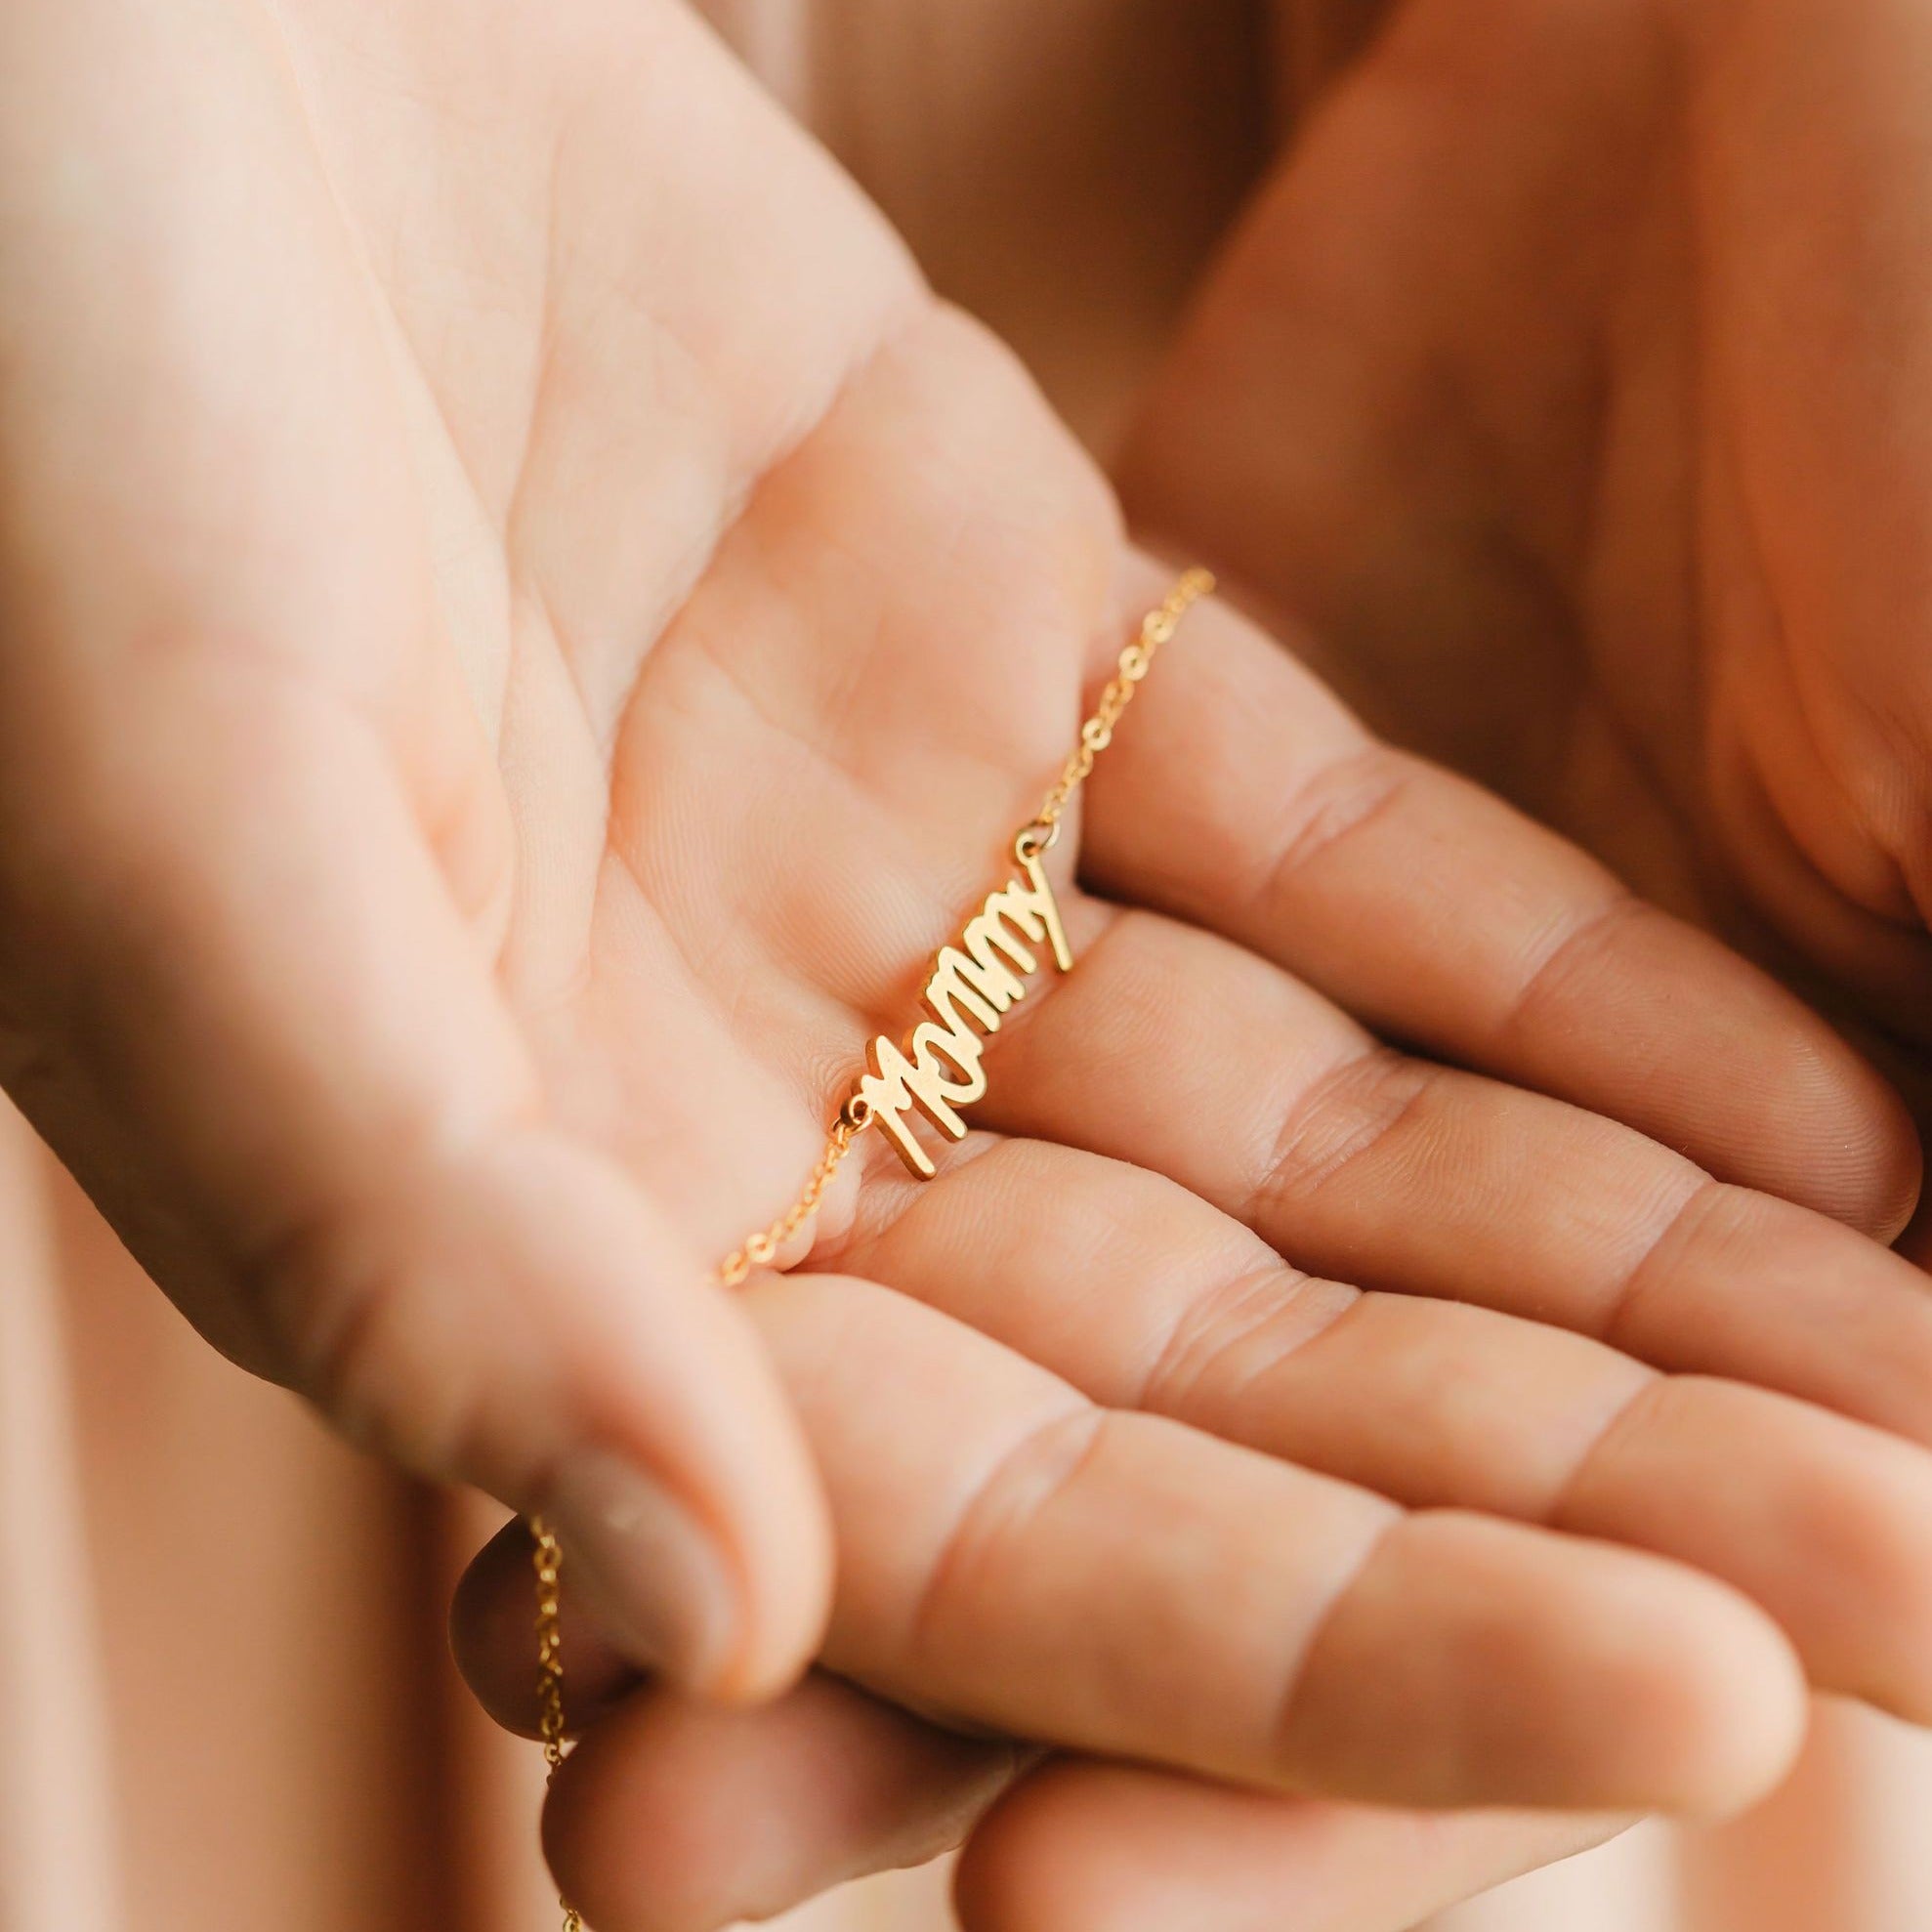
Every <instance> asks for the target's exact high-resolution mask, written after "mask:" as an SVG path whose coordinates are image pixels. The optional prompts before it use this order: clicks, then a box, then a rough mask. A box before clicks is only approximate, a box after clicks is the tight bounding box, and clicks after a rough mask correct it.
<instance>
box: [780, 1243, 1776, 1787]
mask: <svg viewBox="0 0 1932 1932" xmlns="http://www.w3.org/2000/svg"><path fill="white" fill-rule="evenodd" d="M750 1302H751V1305H752V1307H753V1308H754V1310H755V1312H756V1314H757V1317H758V1320H759V1323H760V1326H761V1328H762V1330H763V1332H764V1333H765V1334H766V1336H767V1338H768V1340H769V1342H770V1344H771V1346H772V1347H773V1349H774V1351H775V1353H776V1355H777V1359H778V1361H779V1363H780V1365H781V1366H782V1368H783V1371H784V1373H785V1376H786V1380H787V1383H788V1385H789V1386H790V1387H791V1389H792V1391H793V1394H794V1399H795V1400H796V1401H797V1403H798V1404H799V1406H800V1410H801V1413H802V1414H803V1416H804V1418H805V1421H806V1426H807V1428H808V1431H809V1432H810V1435H811V1437H812V1441H813V1445H814V1448H815V1449H816V1450H817V1452H818V1455H819V1463H820V1467H821V1469H822V1470H823V1472H824V1475H825V1479H826V1482H827V1486H828V1489H829V1491H830V1493H831V1496H832V1499H833V1505H834V1520H835V1521H836V1522H837V1524H838V1525H839V1538H840V1541H839V1555H840V1566H841V1568H840V1575H841V1587H840V1594H839V1601H838V1604H837V1607H836V1609H835V1612H834V1617H833V1621H832V1627H831V1632H830V1636H829V1639H828V1646H827V1650H826V1652H825V1659H824V1660H825V1662H826V1663H827V1664H828V1666H829V1667H830V1668H832V1669H834V1670H837V1671H839V1672H841V1673H842V1674H845V1675H848V1676H852V1677H854V1678H856V1679H858V1680H860V1681H862V1682H864V1683H865V1684H866V1685H867V1686H868V1687H870V1688H872V1689H874V1690H876V1691H878V1692H879V1693H880V1694H882V1695H885V1696H888V1697H891V1698H893V1699H895V1700H897V1701H918V1702H920V1703H921V1704H922V1705H925V1706H926V1707H930V1708H939V1709H944V1710H947V1711H951V1712H955V1713H957V1714H959V1715H960V1716H962V1717H964V1718H966V1719H968V1720H970V1721H972V1722H975V1723H978V1724H982V1725H986V1726H989V1727H991V1728H993V1729H995V1730H999V1731H1002V1732H1007V1733H1011V1734H1013V1735H1018V1736H1027V1737H1036V1738H1040V1739H1042V1740H1045V1741H1047V1742H1052V1743H1063V1744H1066V1745H1070V1746H1073V1747H1076V1748H1082V1749H1088V1750H1096V1751H1101V1752H1105V1753H1108V1754H1112V1755H1122V1756H1139V1757H1148V1758H1154V1759H1157V1760H1159V1761H1162V1762H1166V1763H1169V1764H1173V1765H1177V1766H1181V1767H1184V1768H1188V1769H1194V1770H1199V1771H1204V1772H1207V1773H1209V1774H1210V1775H1217V1776H1226V1777H1229V1778H1233V1779H1236V1780H1239V1781H1242V1782H1249V1783H1256V1784H1263V1785H1288V1786H1293V1787H1296V1788H1309V1789H1319V1790H1322V1791H1324V1792H1327V1793H1329V1794H1335V1795H1346V1796H1351V1797H1361V1798H1368V1799H1373V1800H1376V1801H1381V1802H1392V1803H1424V1804H1466V1803H1498V1804H1506V1803H1535V1804H1546V1805H1554V1806H1564V1807H1577V1806H1580V1807H1585V1808H1596V1807H1599V1806H1605V1807H1611V1808H1620V1807H1623V1806H1650V1805H1658V1806H1661V1807H1666V1808H1670V1807H1677V1808H1686V1807H1687V1808H1700V1807H1708V1806H1722V1805H1726V1804H1730V1803H1734V1802H1738V1801H1741V1800H1742V1799H1743V1798H1744V1797H1746V1796H1748V1795H1750V1794H1751V1793H1752V1792H1754V1791H1755V1790H1757V1789H1758V1788H1760V1787H1761V1786H1762V1785H1764V1784H1765V1783H1767V1782H1768V1781H1769V1780H1770V1779H1772V1778H1774V1777H1776V1776H1777V1775H1778V1774H1779V1772H1780V1771H1781V1770H1782V1768H1783V1766H1784V1764H1785V1761H1786V1759H1787V1757H1788V1754H1789V1752H1790V1750H1791V1749H1792V1748H1793V1746H1794V1743H1795V1739H1796V1735H1797V1731H1798V1728H1799V1725H1800V1723H1801V1718H1802V1697H1801V1686H1800V1681H1799V1678H1798V1676H1797V1673H1796V1671H1795V1668H1794V1664H1793V1660H1792V1659H1791V1658H1790V1656H1789V1654H1788V1651H1787V1650H1786V1649H1785V1643H1784V1640H1783V1639H1782V1637H1780V1636H1779V1635H1778V1634H1777V1632H1776V1631H1775V1629H1774V1627H1773V1626H1772V1625H1771V1624H1770V1623H1768V1622H1767V1621H1765V1620H1764V1619H1763V1617H1761V1615H1760V1614H1759V1613H1758V1612H1756V1611H1755V1610H1754V1609H1752V1608H1751V1607H1750V1606H1749V1605H1747V1604H1746V1603H1745V1602H1744V1600H1743V1598H1742V1597H1739V1596H1737V1595H1736V1594H1735V1593H1733V1592H1731V1591H1729V1590H1728V1589H1726V1588H1724V1587H1722V1586H1720V1585H1718V1584H1715V1583H1713V1582H1711V1581H1709V1580H1708V1579H1706V1578H1703V1577H1701V1576H1698V1575H1695V1574H1694V1573H1692V1572H1690V1571H1687V1570H1683V1569H1681V1568H1679V1567H1677V1566H1675V1565H1671V1564H1666V1563H1662V1562H1660V1561H1659V1560H1658V1559H1656V1558H1652V1557H1648V1556H1640V1555H1638V1554H1635V1553H1633V1552H1629V1551H1623V1550H1617V1549H1613V1548H1610V1547H1608V1546H1605V1545H1601V1544H1595V1543H1588V1542H1582V1541H1578V1540H1575V1539H1573V1538H1568V1537H1562V1536H1555V1535H1552V1534H1550V1533H1546V1532H1543V1531H1540V1530H1533V1529H1527V1528H1523V1527H1519V1526H1517V1525H1512V1524H1501V1523H1495V1522H1491V1521H1489V1520H1486V1519H1481V1518H1476V1517H1471V1516H1464V1515H1456V1514H1449V1513H1444V1514H1436V1515H1417V1516H1406V1515H1405V1514H1404V1513H1403V1512H1401V1511H1400V1510H1398V1509H1396V1508H1395V1507H1394V1506H1393V1505H1391V1504H1389V1503H1388V1502H1386V1501H1384V1500H1383V1499H1381V1498H1379V1497H1375V1496H1373V1495H1370V1494H1368V1493H1367V1492H1365V1491H1361V1490H1358V1489H1353V1488H1351V1487H1349V1486H1347V1485H1344V1484H1340V1483H1337V1482H1334V1481H1332V1480H1330V1479H1328V1478H1324V1477H1321V1476H1317V1475H1311V1474H1309V1473H1307V1472H1305V1471H1302V1470H1298V1469H1294V1468H1291V1467H1288V1466H1287V1465H1285V1464H1282V1463H1280V1462H1277V1461H1275V1460H1273V1459H1272V1458H1269V1457H1267V1456H1263V1455H1258V1454H1255V1453H1254V1452H1252V1451H1250V1450H1246V1449H1238V1448H1234V1447H1231V1446H1230V1445H1228V1444H1225V1443H1221V1442H1216V1441H1214V1440H1212V1439H1211V1438H1208V1437H1206V1436H1202V1435H1199V1434H1197V1433H1196V1432H1194V1431H1192V1430H1189V1429H1186V1428H1184V1427H1182V1426H1180V1425H1178V1424H1176V1423H1173V1422H1171V1421H1168V1420H1165V1419H1163V1418H1158V1417H1154V1416H1147V1415H1134V1414H1121V1413H1118V1412H1111V1411H1104V1410H1099V1409H1096V1408H1094V1407H1092V1406H1091V1405H1089V1404H1087V1403H1085V1402H1083V1401H1082V1400H1081V1399H1080V1398H1079V1397H1078V1396H1077V1395H1076V1394H1075V1393H1074V1392H1073V1391H1072V1390H1071V1388H1069V1387H1068V1385H1067V1384H1065V1383H1064V1382H1061V1381H1059V1380H1057V1379H1056V1378H1054V1377H1053V1376H1051V1375H1049V1374H1047V1373H1046V1372H1045V1371H1044V1370H1041V1369H1039V1368H1036V1367H1034V1366H1033V1365H1030V1364H1028V1363H1026V1362H1024V1361H1022V1360H1021V1359H1020V1358H1018V1357H1016V1356H1014V1355H1012V1354H1010V1353H1008V1352H1007V1351H1005V1350H1003V1349H1000V1348H998V1347H997V1346H996V1345H994V1344H993V1343H991V1342H990V1341H987V1340H986V1339H985V1338H984V1337H981V1336H979V1335H977V1334H975V1333H973V1332H972V1331H970V1330H967V1329H965V1328H962V1327H961V1326H959V1324H957V1323H952V1322H950V1321H948V1320H946V1319H945V1318H944V1317H942V1316H939V1315H937V1314H935V1313H934V1312H932V1311H931V1310H928V1309H925V1308H922V1307H919V1306H918V1305H917V1304H915V1303H912V1302H910V1301H908V1300H906V1299H905V1298H904V1297H903V1296H900V1295H897V1294H894V1293H892V1292H891V1291H889V1290H886V1289H882V1288H877V1287H873V1286H869V1285H867V1284H865V1283H861V1282H858V1281H849V1280H841V1279H836V1278H831V1277H797V1276H794V1277H791V1278H787V1279H785V1280H782V1281H771V1282H769V1283H767V1284H765V1285H763V1286H761V1287H759V1288H758V1289H757V1290H756V1291H754V1293H753V1294H752V1296H751V1297H750Z"/></svg>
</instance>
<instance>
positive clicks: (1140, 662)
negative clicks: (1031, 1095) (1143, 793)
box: [530, 569, 1214, 1932]
mask: <svg viewBox="0 0 1932 1932" xmlns="http://www.w3.org/2000/svg"><path fill="white" fill-rule="evenodd" d="M1213 588H1214V578H1213V575H1212V574H1211V573H1210V572H1209V571H1207V570H1202V569H1193V570H1189V571H1187V572H1186V573H1185V574H1184V575H1183V576H1182V577H1181V578H1180V579H1179V580H1178V581H1177V582H1176V583H1175V585H1174V587H1173V589H1172V590H1170V591H1169V592H1168V593H1167V595H1166V596H1165V597H1164V598H1162V599H1161V601H1160V602H1159V603H1158V604H1157V605H1155V608H1154V609H1152V610H1150V611H1149V612H1148V613H1147V615H1146V616H1145V617H1143V618H1142V619H1141V627H1140V631H1139V633H1138V635H1137V636H1136V637H1135V638H1134V640H1133V642H1132V643H1131V644H1129V645H1128V646H1127V647H1126V648H1125V649H1124V650H1123V651H1121V652H1120V657H1119V661H1118V663H1117V664H1116V665H1115V666H1114V672H1113V678H1112V679H1110V680H1109V682H1108V685H1107V689H1106V690H1105V691H1103V692H1102V693H1101V694H1100V701H1099V703H1097V704H1096V705H1095V706H1094V710H1093V715H1092V717H1090V718H1089V719H1087V721H1086V722H1085V724H1083V725H1082V726H1081V727H1080V736H1079V742H1078V743H1077V744H1075V746H1074V747H1073V749H1072V751H1071V753H1070V754H1069V756H1068V759H1067V763H1066V764H1065V765H1064V766H1062V768H1061V771H1060V776H1059V777H1057V778H1055V779H1054V781H1053V783H1052V784H1051V785H1050V786H1049V787H1048V788H1047V793H1046V796H1045V797H1044V798H1042V799H1041V800H1040V809H1039V810H1038V811H1037V812H1035V813H1034V814H1033V816H1032V818H1031V819H1029V820H1028V821H1027V823H1026V824H1025V825H1023V826H1022V827H1021V828H1020V831H1019V833H1018V835H1017V836H1016V837H1015V839H1014V841H1013V849H1014V851H1015V853H1016V854H1017V855H1018V856H1019V857H1020V858H1021V859H1022V860H1027V859H1037V858H1039V856H1040V855H1041V854H1042V853H1044V852H1045V851H1046V850H1047V849H1048V847H1050V846H1051V845H1052V844H1053V842H1054V841H1055V840H1056V839H1057V838H1058V837H1059V836H1060V821H1061V819H1063V818H1064V817H1065V816H1066V813H1067V808H1068V807H1069V806H1070V805H1071V804H1072V802H1073V795H1074V794H1075V793H1076V792H1077V791H1078V790H1079V789H1080V787H1081V786H1082V785H1083V784H1085V783H1086V781H1087V780H1088V778H1090V777H1092V776H1093V768H1094V762H1095V760H1096V759H1098V758H1099V756H1100V754H1101V753H1102V752H1103V751H1105V750H1106V749H1107V747H1108V746H1109V745H1110V744H1112V743H1113V731H1114V727H1115V726H1116V725H1118V724H1119V722H1120V718H1121V714H1122V713H1123V712H1124V711H1125V710H1126V708H1127V707H1128V705H1130V704H1131V703H1132V702H1133V701H1134V693H1136V692H1137V691H1139V689H1140V687H1141V683H1142V681H1143V680H1144V679H1145V678H1146V676H1147V674H1148V672H1149V670H1150V669H1151V668H1152V667H1153V664H1154V659H1155V653H1156V652H1157V651H1159V649H1160V647H1161V646H1162V645H1163V644H1165V643H1166V642H1167V640H1168V639H1169V638H1171V637H1172V636H1173V635H1174V632H1175V630H1176V629H1177V628H1178V626H1179V624H1180V621H1181V619H1182V618H1183V617H1184V616H1185V615H1186V614H1187V611H1188V608H1189V607H1190V606H1191V605H1193V604H1196V603H1197V602H1198V601H1199V600H1200V599H1201V598H1203V597H1205V596H1207V595H1208V593H1209V592H1211V591H1212V590H1213ZM871 1124H872V1107H871V1104H870V1103H869V1102H868V1101H867V1100H866V1099H865V1097H864V1096H863V1095H862V1094H861V1093H859V1092H857V1091H855V1092H853V1093H851V1094H848V1095H847V1096H846V1099H845V1101H844V1102H843V1104H842V1105H841V1106H840V1108H839V1111H838V1115H837V1117H836V1118H835V1119H834V1120H833V1122H832V1126H831V1131H830V1132H829V1133H828V1134H827V1135H826V1138H825V1146H824V1151H823V1152H822V1153H821V1154H820V1155H819V1164H818V1165H817V1166H816V1167H814V1168H813V1170H812V1174H811V1178H810V1179H809V1180H807V1182H806V1183H805V1186H804V1188H803V1189H802V1190H801V1191H800V1193H799V1196H798V1198H797V1199H796V1200H794V1201H793V1202H792V1204H791V1205H790V1206H789V1207H788V1208H786V1209H785V1211H784V1212H783V1213H782V1214H781V1215H779V1216H778V1218H777V1220H776V1221H774V1222H772V1223H770V1224H769V1225H768V1226H766V1227H764V1228H761V1229H760V1230H759V1231H758V1232H757V1233H756V1234H754V1235H748V1236H747V1237H746V1238H745V1239H744V1241H743V1243H742V1245H740V1246H738V1247H735V1248H734V1249H733V1250H732V1251H731V1253H730V1254H728V1255H727V1256H726V1257H725V1258H724V1260H723V1261H722V1262H720V1263H719V1264H718V1280H719V1281H720V1282H721V1283H722V1284H723V1285H724V1286H725V1287H728V1288H735V1287H741V1286H742V1285H743V1284H744V1282H745V1281H748V1280H749V1279H750V1277H751V1273H752V1271H753V1270H754V1269H757V1268H769V1267H770V1266H771V1265H772V1263H773V1262H774V1261H776V1260H777V1258H778V1256H779V1254H780V1253H781V1252H782V1250H783V1249H784V1247H785V1245H786V1243H787V1242H789V1241H790V1240H792V1239H793V1238H794V1237H796V1236H797V1235H798V1234H799V1232H800V1231H801V1230H802V1229H803V1228H804V1227H805V1225H806V1224H807V1223H808V1222H809V1221H810V1220H811V1219H812V1217H813V1216H814V1215H815V1214H817V1213H818V1211H819V1203H820V1202H821V1201H823V1199H824V1197H825V1190H826V1189H827V1188H829V1187H830V1186H831V1184H832V1177H833V1175H835V1174H836V1173H837V1172H838V1170H839V1167H840V1166H841V1164H842V1163H843V1162H844V1160H845V1157H846V1155H848V1154H850V1153H851V1152H852V1148H853V1145H854V1143H855V1142H856V1141H857V1140H858V1139H859V1136H860V1135H861V1134H862V1133H863V1132H864V1131H865V1130H866V1128H868V1127H869V1126H870V1125H871ZM530 1533H531V1534H532V1535H533V1536H534V1537H535V1539H536V1549H535V1554H534V1557H533V1562H534V1564H535V1567H536V1659H537V1698H538V1704H539V1708H540V1710H541V1713H542V1715H541V1720H540V1726H539V1729H540V1733H541V1736H542V1738H543V1758H544V1762H545V1763H546V1764H547V1765H548V1766H549V1767H550V1775H551V1777H553V1778H555V1777H556V1775H557V1768H558V1766H559V1765H561V1764H562V1763H563V1762H564V1755H565V1739H564V1733H565V1717H564V1642H563V1629H562V1621H561V1618H562V1608H563V1597H562V1590H561V1585H560V1576H561V1574H562V1571H563V1567H564V1552H563V1549H562V1547H561V1546H560V1545H559V1543H558V1541H557V1538H556V1536H555V1535H553V1534H552V1533H551V1532H550V1530H549V1529H548V1528H547V1527H546V1526H545V1524H544V1521H543V1519H542V1518H541V1517H536V1518H534V1519H533V1520H532V1521H531V1524H530ZM562 1903H563V1907H564V1932H583V1920H582V1918H581V1917H579V1916H578V1914H577V1912H576V1911H575V1909H574V1908H573V1907H572V1906H571V1905H570V1904H569V1902H568V1901H567V1900H565V1901H563V1902H562Z"/></svg>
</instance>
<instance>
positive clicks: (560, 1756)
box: [530, 1516, 583, 1932]
mask: <svg viewBox="0 0 1932 1932" xmlns="http://www.w3.org/2000/svg"><path fill="white" fill-rule="evenodd" d="M530 1534H531V1535H532V1536H534V1537H535V1538H536V1549H535V1552H534V1554H533V1555H532V1557H531V1561H532V1562H533V1563H534V1564H535V1566H536V1686H537V1701H538V1705H539V1707H540V1709H541V1711H542V1716H541V1717H540V1719H539V1720H538V1729H539V1731H540V1733H541V1735H542V1738H543V1761H544V1763H545V1764H547V1765H548V1766H549V1767H550V1775H551V1777H552V1778H555V1777H556V1776H557V1767H558V1766H559V1765H560V1764H562V1763H563V1762H564V1627H563V1613H564V1595H563V1587H562V1583H561V1576H562V1573H563V1569H564V1551H563V1547H562V1545H561V1544H560V1543H559V1542H558V1540H557V1538H556V1537H555V1536H554V1535H552V1534H551V1533H550V1528H549V1526H548V1525H547V1524H546V1523H545V1522H544V1520H543V1518H542V1517H540V1516H539V1517H535V1518H533V1519H532V1521H531V1523H530ZM558 1904H559V1905H561V1906H562V1907H563V1909H564V1932H583V1920H582V1918H581V1917H579V1916H578V1914H577V1909H576V1907H575V1906H573V1905H572V1904H571V1903H570V1902H569V1900H568V1899H560V1900H558Z"/></svg>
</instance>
